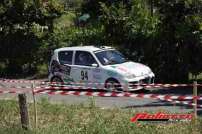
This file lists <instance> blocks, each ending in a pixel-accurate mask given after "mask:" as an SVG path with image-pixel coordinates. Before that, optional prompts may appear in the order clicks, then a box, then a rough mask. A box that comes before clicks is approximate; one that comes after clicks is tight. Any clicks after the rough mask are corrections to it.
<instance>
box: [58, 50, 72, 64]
mask: <svg viewBox="0 0 202 134" xmlns="http://www.w3.org/2000/svg"><path fill="white" fill-rule="evenodd" d="M72 57H73V51H61V52H59V53H58V58H59V61H60V64H70V65H71V64H72Z"/></svg>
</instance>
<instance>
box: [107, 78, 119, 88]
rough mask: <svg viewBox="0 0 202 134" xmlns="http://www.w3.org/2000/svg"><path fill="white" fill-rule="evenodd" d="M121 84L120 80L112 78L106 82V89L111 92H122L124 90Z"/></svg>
mask: <svg viewBox="0 0 202 134" xmlns="http://www.w3.org/2000/svg"><path fill="white" fill-rule="evenodd" d="M120 86H121V85H120V83H119V82H118V80H116V79H113V78H110V79H108V80H107V81H106V82H105V88H106V89H107V90H109V91H120V90H122V89H121V88H120Z"/></svg>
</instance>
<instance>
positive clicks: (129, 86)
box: [122, 74, 155, 91]
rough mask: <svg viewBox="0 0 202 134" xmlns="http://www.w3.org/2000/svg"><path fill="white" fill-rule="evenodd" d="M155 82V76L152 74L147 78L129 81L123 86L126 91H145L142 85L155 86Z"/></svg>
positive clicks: (142, 77)
mask: <svg viewBox="0 0 202 134" xmlns="http://www.w3.org/2000/svg"><path fill="white" fill-rule="evenodd" d="M154 80H155V76H154V74H150V75H146V76H141V77H136V78H135V79H132V80H127V82H126V83H125V84H124V85H122V86H123V89H124V91H135V90H140V89H144V87H143V86H141V84H153V83H154Z"/></svg>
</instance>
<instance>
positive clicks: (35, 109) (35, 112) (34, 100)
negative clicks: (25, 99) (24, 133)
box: [32, 84, 37, 129]
mask: <svg viewBox="0 0 202 134" xmlns="http://www.w3.org/2000/svg"><path fill="white" fill-rule="evenodd" d="M32 96H33V102H34V125H35V129H36V128H37V107H36V97H35V93H34V84H32Z"/></svg>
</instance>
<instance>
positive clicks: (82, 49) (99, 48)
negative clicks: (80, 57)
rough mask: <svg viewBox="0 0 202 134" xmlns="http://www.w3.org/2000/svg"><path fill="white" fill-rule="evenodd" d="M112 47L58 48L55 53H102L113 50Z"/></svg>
mask: <svg viewBox="0 0 202 134" xmlns="http://www.w3.org/2000/svg"><path fill="white" fill-rule="evenodd" d="M112 49H113V48H112V47H108V46H101V47H96V46H76V47H63V48H58V49H55V52H59V51H68V50H72V51H75V50H80V51H88V52H94V51H102V50H112Z"/></svg>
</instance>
